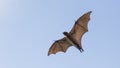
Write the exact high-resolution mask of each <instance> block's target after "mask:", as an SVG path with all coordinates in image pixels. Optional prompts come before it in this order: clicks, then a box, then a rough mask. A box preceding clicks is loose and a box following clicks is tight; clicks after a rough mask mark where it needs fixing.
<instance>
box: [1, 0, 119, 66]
mask: <svg viewBox="0 0 120 68" xmlns="http://www.w3.org/2000/svg"><path fill="white" fill-rule="evenodd" d="M88 11H92V14H91V20H90V21H89V25H88V28H89V32H87V33H86V34H85V35H84V36H83V38H82V46H83V49H84V52H83V53H80V52H79V51H78V50H77V49H76V48H75V47H70V48H69V49H68V50H67V52H66V53H63V52H59V53H57V54H56V55H50V56H47V52H48V49H49V47H50V46H51V45H52V43H53V42H54V41H55V40H58V39H61V38H62V37H64V35H63V34H62V32H64V31H68V32H69V31H70V30H71V28H72V26H73V25H74V22H75V21H76V20H77V19H78V18H79V17H80V16H81V15H83V14H84V13H86V12H88ZM0 68H120V0H0Z"/></svg>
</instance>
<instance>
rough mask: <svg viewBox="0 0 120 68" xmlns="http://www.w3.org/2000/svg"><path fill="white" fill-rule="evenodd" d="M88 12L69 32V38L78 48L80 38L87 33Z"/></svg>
mask: <svg viewBox="0 0 120 68" xmlns="http://www.w3.org/2000/svg"><path fill="white" fill-rule="evenodd" d="M90 13H91V11H90V12H87V13H86V14H84V15H83V16H81V17H80V18H79V19H78V20H77V21H76V22H75V24H74V26H73V28H72V30H71V31H70V32H69V35H70V37H71V38H72V39H73V40H74V41H75V43H77V44H78V45H79V46H80V48H82V46H81V38H82V36H83V34H84V33H85V32H87V31H88V26H87V25H88V21H89V20H90Z"/></svg>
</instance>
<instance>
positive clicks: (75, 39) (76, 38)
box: [48, 11, 91, 56]
mask: <svg viewBox="0 0 120 68" xmlns="http://www.w3.org/2000/svg"><path fill="white" fill-rule="evenodd" d="M90 13H91V11H90V12H88V13H86V14H84V15H83V16H81V17H80V18H79V19H78V20H77V21H76V22H75V25H74V26H73V28H72V30H71V31H70V32H69V33H67V32H64V33H63V34H64V35H65V36H66V37H64V38H62V39H60V40H57V41H55V42H54V43H53V44H52V46H51V47H50V49H49V51H48V56H49V55H50V54H56V53H57V52H60V51H62V52H66V50H67V49H68V47H70V46H71V45H75V46H76V47H77V48H78V49H79V50H80V51H81V52H82V51H83V49H82V46H81V38H82V36H83V34H84V33H85V32H87V31H88V27H87V25H88V21H89V20H90Z"/></svg>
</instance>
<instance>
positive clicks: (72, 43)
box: [63, 32, 84, 52]
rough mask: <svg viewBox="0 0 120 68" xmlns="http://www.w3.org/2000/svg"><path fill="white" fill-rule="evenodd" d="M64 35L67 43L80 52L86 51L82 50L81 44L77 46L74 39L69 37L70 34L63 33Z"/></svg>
mask: <svg viewBox="0 0 120 68" xmlns="http://www.w3.org/2000/svg"><path fill="white" fill-rule="evenodd" d="M63 34H64V35H65V36H66V38H67V41H68V42H70V44H71V45H74V46H75V47H76V48H78V49H79V50H80V52H82V51H84V50H83V49H82V47H81V46H79V44H77V43H76V42H75V41H74V39H72V38H71V37H70V35H69V33H68V32H63Z"/></svg>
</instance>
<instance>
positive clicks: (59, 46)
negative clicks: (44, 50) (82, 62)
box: [48, 37, 71, 56]
mask: <svg viewBox="0 0 120 68" xmlns="http://www.w3.org/2000/svg"><path fill="white" fill-rule="evenodd" d="M70 46H71V43H70V42H69V41H68V39H67V37H64V38H62V39H60V40H57V41H55V42H54V43H53V44H52V46H51V47H50V48H49V51H48V56H49V55H50V54H56V53H57V52H60V51H61V52H66V50H67V49H68V47H70Z"/></svg>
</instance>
